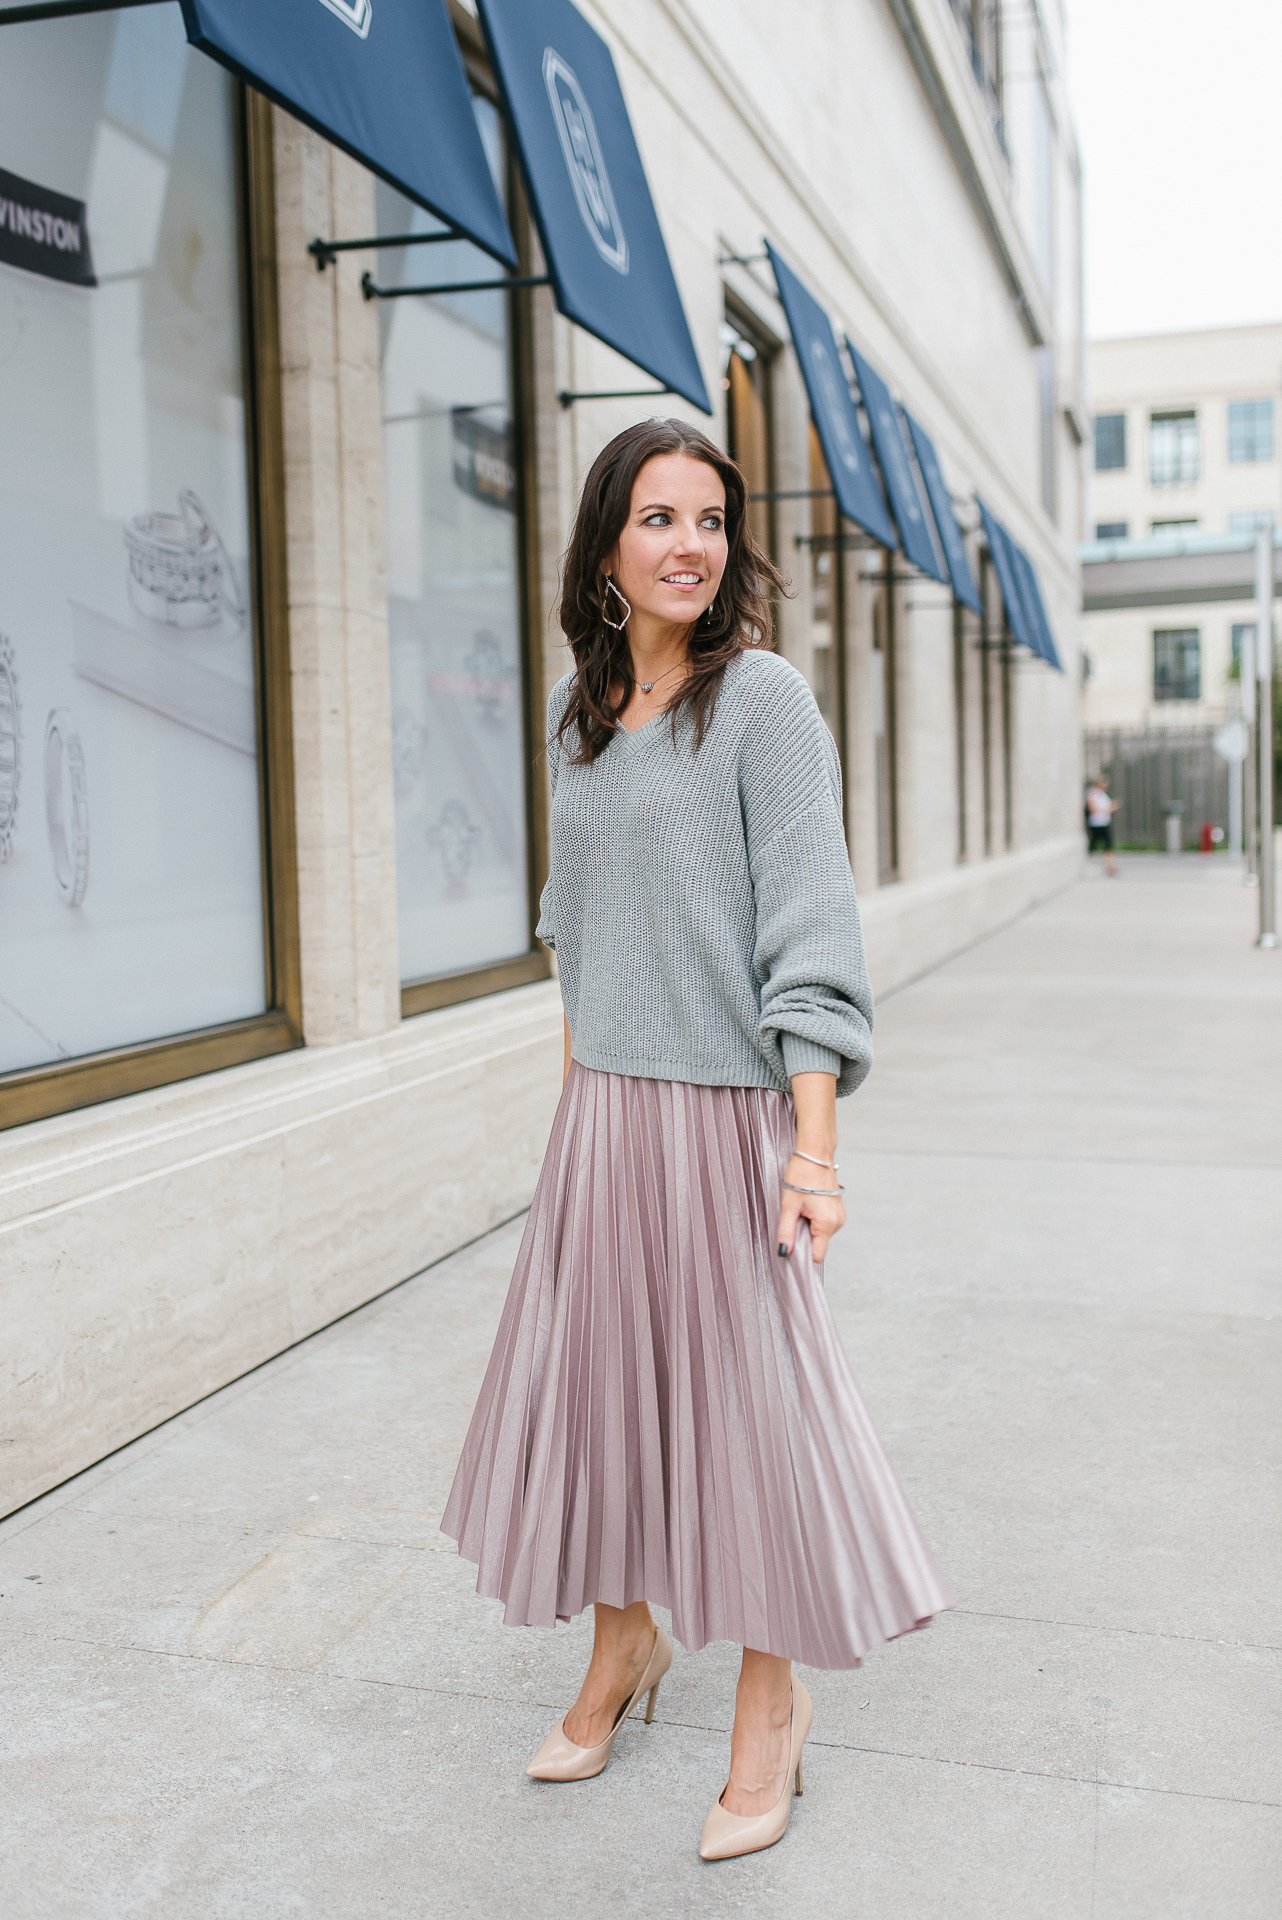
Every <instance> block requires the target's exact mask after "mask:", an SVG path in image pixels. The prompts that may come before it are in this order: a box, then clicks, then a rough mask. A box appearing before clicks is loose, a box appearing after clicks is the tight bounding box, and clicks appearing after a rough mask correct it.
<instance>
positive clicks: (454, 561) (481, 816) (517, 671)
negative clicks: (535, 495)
mask: <svg viewBox="0 0 1282 1920" xmlns="http://www.w3.org/2000/svg"><path fill="white" fill-rule="evenodd" d="M475 104H476V108H477V114H478V119H479V120H480V122H481V131H482V136H483V137H484V138H485V139H486V143H487V149H488V150H489V151H490V152H491V154H492V155H493V156H494V159H495V165H496V173H497V175H498V177H499V178H500V179H501V178H502V167H501V151H500V149H499V137H500V136H499V131H498V122H497V115H496V114H495V112H494V109H493V107H492V106H491V105H490V104H489V102H488V101H483V100H478V101H477V102H476V103H475ZM378 211H379V231H380V232H382V233H409V232H414V231H419V230H422V231H428V230H430V229H432V228H433V227H435V226H436V225H437V223H436V222H435V221H433V220H432V219H431V217H430V216H429V215H427V214H423V213H421V212H419V211H418V210H417V209H416V208H414V207H412V206H411V205H410V203H409V202H408V201H406V200H404V199H402V198H401V197H400V196H399V195H398V194H396V193H395V192H394V191H393V190H392V189H391V188H387V187H383V186H382V185H380V186H379V188H378ZM406 272H410V273H412V275H413V277H414V280H415V281H424V280H428V279H430V278H431V277H432V276H433V275H435V276H436V277H437V278H438V279H439V280H440V281H441V282H447V281H451V280H468V279H480V278H489V277H491V276H492V268H491V269H489V270H487V265H486V262H485V260H484V257H483V256H482V255H480V254H478V253H477V252H476V250H475V249H474V248H472V247H470V246H469V245H468V244H467V243H466V242H459V243H458V244H457V245H455V244H452V243H447V244H442V245H437V246H433V247H431V248H430V249H428V248H423V249H421V250H420V251H418V252H415V251H414V250H412V249H407V250H404V251H401V250H395V251H393V250H391V249H389V250H388V251H387V252H386V253H382V254H380V255H379V263H378V277H379V279H380V281H381V282H382V283H384V284H388V283H392V284H394V283H395V281H396V279H397V278H398V277H399V276H401V275H403V274H405V273H406ZM380 319H381V322H382V328H383V420H384V426H383V456H384V470H385V475H386V486H385V499H386V514H387V529H388V532H387V565H388V594H389V615H390V624H391V650H392V651H391V683H392V743H393V762H394V772H395V783H396V879H397V897H398V907H399V928H400V957H401V978H402V979H403V980H406V981H410V980H424V979H429V978H432V977H433V976H437V975H440V974H448V973H460V972H464V971H466V970H467V969H469V968H472V967H483V966H489V965H492V964H493V963H495V962H496V961H500V960H506V959H511V958H513V957H515V956H516V955H518V954H523V953H526V952H528V951H529V947H530V920H529V881H528V866H527V860H528V841H527V823H526V754H527V748H526V731H525V722H524V715H523V712H522V684H521V657H520V631H521V629H520V600H519V587H518V578H519V576H518V539H519V528H518V521H517V512H516V508H517V499H516V468H515V457H514V452H513V445H512V427H511V418H512V415H511V403H510V397H509V372H508V369H509V364H510V356H509V343H508V336H507V304H506V296H504V295H503V294H500V293H480V294H464V295H457V296H456V295H446V296H442V297H441V298H439V299H426V300H421V301H420V300H396V301H387V302H385V303H384V308H383V311H382V313H381V315H380Z"/></svg>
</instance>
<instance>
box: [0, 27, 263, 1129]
mask: <svg viewBox="0 0 1282 1920" xmlns="http://www.w3.org/2000/svg"><path fill="white" fill-rule="evenodd" d="M0 46H2V47H3V60H2V61H0V167H3V168H4V169H5V170H6V172H7V173H8V175H9V176H11V177H10V178H9V179H8V180H7V181H6V184H5V195H6V199H7V201H8V203H9V206H10V210H11V213H12V210H13V208H14V207H15V206H17V205H19V203H20V202H22V201H24V199H25V202H26V203H27V204H28V205H29V206H30V207H32V208H33V209H35V210H36V211H37V212H43V213H44V215H45V222H44V225H45V231H46V234H47V235H49V236H51V240H50V241H47V242H46V245H45V247H44V248H43V249H39V248H33V246H32V245H31V243H30V241H24V240H19V239H18V238H17V237H16V236H14V234H13V227H12V224H10V226H9V229H8V231H7V232H6V233H5V234H3V235H0V361H2V363H3V366H4V376H3V380H2V381H0V443H2V444H3V446H4V455H5V457H4V461H3V466H2V468H0V546H2V548H3V552H4V556H5V558H4V566H3V569H2V570H0V981H3V998H2V999H0V1074H5V1075H11V1076H17V1077H16V1078H15V1079H9V1080H6V1081H3V1082H0V1106H3V1110H4V1117H5V1121H6V1122H7V1123H10V1124H13V1123H15V1122H17V1121H19V1120H24V1119H30V1118H35V1117H38V1116H39V1115H40V1114H42V1113H48V1112H56V1111H64V1110H66V1109H68V1108H71V1107H76V1106H82V1105H85V1104H87V1103H88V1102H90V1101H92V1100H96V1099H103V1098H108V1097H111V1096H114V1095H116V1094H119V1093H123V1092H131V1091H135V1090H137V1089H139V1088H141V1087H144V1086H155V1085H158V1084H163V1083H164V1082H165V1081H170V1080H174V1079H176V1078H179V1077H181V1076H182V1074H184V1073H190V1072H200V1071H205V1070H207V1069H208V1068H209V1067H211V1066H219V1065H227V1064H231V1063H232V1062H233V1061H235V1060H238V1059H245V1058H247V1057H251V1056H252V1055H254V1054H256V1053H262V1052H266V1051H272V1050H275V1049H276V1048H278V1047H280V1046H284V1045H290V1044H294V1043H295V1041H296V1040H297V1037H298V1036H297V1028H296V1024H294V1023H295V1019H296V1005H297V1001H296V994H295V993H294V991H293V989H290V988H287V986H286V984H285V977H284V976H285V972H286V971H287V957H286V956H284V955H283V954H282V953H281V952H280V951H279V950H278V949H276V950H274V948H273V937H272V935H273V927H274V926H276V925H279V924H282V923H281V922H280V921H279V920H277V919H276V918H274V917H273V916H274V913H275V909H271V910H265V907H264V902H265V900H266V901H270V900H272V898H273V895H274V894H283V893H284V892H285V891H286V890H287V884H288V883H287V881H286V878H285V876H284V874H283V873H282V872H278V873H276V874H275V875H274V877H273V881H272V884H271V885H268V884H267V881H266V877H265V871H264V869H265V865H268V864H269V863H270V862H271V861H272V860H273V858H274V857H275V856H274V854H273V843H272V838H271V835H270V833H269V832H268V831H267V829H268V827H269V825H270V822H268V821H266V820H265V819H264V810H263V806H262V803H261V796H262V795H263V793H264V792H265V791H267V790H268V788H269V787H270V786H271V784H272V783H271V782H270V781H268V780H267V779H266V778H265V771H266V770H265V769H264V767H263V765H262V764H261V755H260V740H261V739H262V738H263V736H264V727H263V725H262V723H261V720H260V705H261V701H262V698H263V695H264V691H265V682H267V681H269V680H270V679H271V676H272V674H274V673H276V672H283V671H284V669H283V668H282V667H281V657H282V656H281V654H280V653H279V652H271V654H270V658H269V649H270V648H274V647H276V646H277V645H278V644H279V645H283V642H279V641H278V639H277V638H274V637H273V636H274V634H275V632H276V629H275V628H273V634H268V633H266V632H265V629H264V620H265V619H267V620H268V622H269V624H270V622H271V616H270V614H265V613H264V609H266V608H268V607H269V602H270V600H271V596H270V593H269V591H268V587H267V586H266V585H265V576H266V575H267V573H268V572H269V571H270V569H271V568H272V566H273V565H275V564H276V562H275V561H273V559H272V558H271V556H267V555H263V554H260V553H258V552H257V551H256V541H255V520H254V512H253V509H252V507H251V502H253V501H254V500H255V499H256V498H257V497H258V494H259V491H260V484H261V485H266V484H267V483H266V481H265V480H264V478H263V476H262V474H261V473H259V475H258V479H257V483H255V482H254V481H251V458H250V455H251V449H252V447H253V445H254V440H255V435H256V433H257V432H258V426H259V423H260V422H261V420H262V419H263V417H264V412H263V409H264V408H265V406H266V404H267V403H266V401H264V400H263V396H262V393H261V391H257V392H256V395H255V401H256V403H255V404H253V405H251V389H253V387H254V383H252V382H251V381H250V380H249V379H248V378H247V372H246V367H247V360H248V357H249V354H248V348H247V341H246V337H245V331H244V328H245V314H246V311H247V310H248V308H249V307H250V306H251V305H252V304H253V303H251V302H248V301H247V297H246V286H245V278H246V268H245V264H244V263H245V261H246V259H247V257H248V249H247V248H246V245H245V235H244V233H243V231H242V226H243V214H242V207H243V205H244V204H245V201H244V199H243V197H242V182H243V181H244V180H246V179H247V178H250V175H253V177H254V178H260V177H261V176H260V175H259V174H258V173H256V172H255V169H256V167H257V162H256V161H255V160H254V159H253V151H259V150H260V149H255V148H254V137H253V129H254V128H255V127H257V128H259V131H260V135H261V128H262V122H261V118H257V117H256V115H257V106H256V103H255V101H254V100H253V99H252V98H251V99H250V100H249V101H248V102H247V103H244V102H242V96H241V94H240V91H239V88H238V86H237V84H236V83H235V82H234V81H233V80H232V79H231V78H230V77H229V76H228V75H227V73H225V72H224V71H223V69H222V68H221V67H218V66H216V65H215V64H214V63H213V62H212V61H211V60H209V59H207V58H205V57H204V56H203V55H202V54H199V53H196V52H193V51H192V50H191V49H190V48H189V47H188V44H187V40H186V36H185V34H184V31H183V24H182V16H181V13H180V11H179V9H178V7H177V6H152V7H146V8H137V9H130V10H128V11H125V10H121V11H118V12H98V13H93V14H91V15H88V16H84V17H73V18H67V19H54V20H46V21H41V22H38V23H37V22H28V23H26V24H17V25H14V24H10V25H0ZM251 150H253V151H251ZM246 168H249V175H247V174H246ZM255 194H256V188H255V186H254V184H253V178H250V184H249V191H248V195H247V196H246V197H247V199H248V202H249V204H250V205H257V200H256V198H255ZM255 217H257V216H255ZM24 248H25V251H24ZM263 379H264V380H265V379H266V374H265V373H264V375H263ZM274 417H275V418H276V419H277V420H278V418H279V416H278V414H276V415H275V416H274ZM277 577H278V576H277ZM279 852H280V848H279V846H277V847H276V850H275V853H276V855H279ZM291 877H292V876H291ZM287 1001H288V1002H289V1003H290V1005H291V1006H292V1007H293V1008H294V1012H292V1013H286V1012H285V1011H284V1010H283V1009H284V1007H285V1004H286V1002H287ZM273 1009H274V1010H275V1014H274V1015H273ZM208 1029H221V1030H222V1032H221V1037H219V1036H218V1035H216V1034H215V1035H212V1036H211V1035H207V1034H205V1032H204V1031H203V1030H208ZM171 1037H172V1038H171ZM139 1049H145V1051H144V1052H140V1051H138V1050H139ZM102 1056H106V1057H105V1058H104V1057H102Z"/></svg>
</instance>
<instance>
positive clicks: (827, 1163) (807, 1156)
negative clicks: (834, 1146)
mask: <svg viewBox="0 0 1282 1920" xmlns="http://www.w3.org/2000/svg"><path fill="white" fill-rule="evenodd" d="M792 1151H793V1153H794V1154H795V1155H796V1157H797V1159H798V1160H809V1162H810V1164H811V1166H812V1167H831V1169H832V1171H833V1172H834V1173H836V1172H837V1171H838V1167H837V1162H836V1161H835V1160H816V1159H815V1156H814V1154H813V1153H803V1152H802V1151H801V1148H800V1147H794V1148H793V1150H792Z"/></svg>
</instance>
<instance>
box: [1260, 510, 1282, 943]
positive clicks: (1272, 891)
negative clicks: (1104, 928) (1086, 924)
mask: <svg viewBox="0 0 1282 1920" xmlns="http://www.w3.org/2000/svg"><path fill="white" fill-rule="evenodd" d="M1255 669H1256V675H1257V677H1258V681H1259V686H1258V689H1257V692H1258V697H1259V705H1258V714H1259V718H1258V719H1257V721H1256V732H1257V734H1258V736H1259V741H1260V939H1259V944H1260V946H1262V947H1276V945H1277V943H1278V929H1277V900H1276V893H1277V886H1276V882H1277V873H1276V866H1275V862H1274V858H1273V522H1272V521H1271V520H1269V521H1266V522H1265V524H1264V525H1263V526H1262V527H1257V529H1256V534H1255Z"/></svg>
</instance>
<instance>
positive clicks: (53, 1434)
mask: <svg viewBox="0 0 1282 1920" xmlns="http://www.w3.org/2000/svg"><path fill="white" fill-rule="evenodd" d="M560 1034H561V1011H560V995H559V993H558V991H557V989H556V986H555V985H554V984H551V983H546V984H541V985H539V986H533V987H523V988H519V989H517V990H516V991H515V992H512V993H505V994H497V995H495V996H493V997H492V998H490V999H487V1000H478V1001H474V1002H472V1003H471V1004H469V1005H466V1006H461V1007H452V1008H448V1009H446V1010H444V1011H442V1012H439V1013H431V1014H423V1015H421V1016H420V1017H419V1018H418V1019H415V1020H407V1021H405V1022H403V1023H402V1024H400V1025H398V1027H397V1028H396V1029H395V1030H394V1031H392V1032H388V1033H386V1034H382V1035H379V1036H377V1037H374V1038H370V1039H361V1040H351V1041H348V1042H347V1043H346V1044H344V1045H342V1046H333V1047H317V1048H307V1049H305V1050H302V1051H300V1052H297V1053H290V1054H281V1055H277V1056H276V1057H275V1058H273V1059H270V1060H263V1061H258V1062H256V1063H255V1064H253V1065H251V1066H243V1067H236V1068H232V1069H230V1070H229V1071H227V1072H223V1073H215V1074H208V1075H205V1076H204V1077H202V1078H201V1079H198V1080H192V1081H188V1082H186V1083H183V1084H180V1085H178V1086H175V1087H168V1088H164V1089H162V1090H160V1091H159V1092H155V1093H146V1094H137V1095H134V1096H133V1097H132V1098H130V1099H126V1100H116V1101H111V1102H109V1103H107V1104H106V1105H103V1106H100V1107H90V1108H87V1109H86V1110H85V1111H84V1112H82V1113H75V1114H67V1115H64V1116H62V1117H60V1118H58V1119H56V1120H47V1121H42V1122H40V1123H39V1124H37V1125H34V1126H29V1127H18V1128H15V1129H13V1130H11V1131H9V1132H6V1133H0V1325H2V1326H3V1327H4V1329H5V1338H4V1342H3V1347H2V1350H0V1439H2V1441H3V1444H2V1445H0V1513H8V1512H11V1511H12V1510H13V1509H14V1508H15V1507H18V1506H21V1505H22V1504H23V1503H24V1502H25V1501H28V1500H32V1499H34V1498H35V1497H36V1496H37V1495H38V1494H40V1493H43V1492H45V1491H46V1490H47V1489H48V1488H49V1487H52V1486H56V1485H57V1484H58V1483H59V1482H60V1481H61V1480H64V1479H66V1478H67V1477H68V1475H70V1474H73V1473H76V1472H78V1471H80V1469H81V1468H83V1467H87V1466H89V1465H90V1464H91V1463H92V1462H93V1461H95V1460H99V1459H101V1458H102V1457H103V1455H104V1454H107V1453H109V1452H111V1450H112V1449H113V1448H115V1447H118V1446H121V1445H123V1444H124V1442H125V1441H126V1440H130V1439H133V1438H134V1437H135V1436H136V1435H137V1434H139V1433H144V1432H146V1431H147V1429H148V1428H149V1427H152V1426H155V1425H156V1424H157V1422H159V1421H161V1420H165V1419H167V1418H168V1417H169V1416H170V1415H171V1414H174V1413H178V1412H180V1411H181V1410H182V1409H183V1408H184V1407H189V1406H191V1405H192V1403H193V1402H194V1401H196V1400H199V1399H200V1398H201V1397H202V1396H203V1395H205V1394H207V1393H212V1392H213V1390H214V1389H215V1388H216V1387H220V1386H223V1385H225V1384H226V1382H227V1381H229V1380H234V1379H235V1378H236V1377H237V1376H238V1375H239V1374H242V1373H245V1372H246V1371H248V1370H249V1369H250V1368H251V1367H255V1366H258V1365H259V1364H260V1363H261V1362H262V1361H264V1360H267V1359H270V1358H271V1356H272V1355H273V1354H276V1353H280V1352H282V1351H283V1349H284V1348H286V1347H288V1346H291V1345H292V1344H293V1343H294V1342H295V1341H296V1340H301V1339H303V1338H305V1337H306V1335H307V1334H309V1333H313V1332H315V1331H316V1330H317V1328H319V1327H323V1326H325V1325H327V1324H328V1323H329V1322H330V1321H331V1320H334V1319H336V1318H337V1317H338V1316H339V1315H341V1314H344V1313H347V1312H350V1310H351V1309H352V1308H353V1307H357V1306H360V1305H361V1304H362V1302H364V1301H366V1300H370V1299H372V1298H373V1297H374V1296H375V1295H376V1294H378V1293H381V1292H383V1291H384V1290H385V1289H386V1288H388V1287H391V1286H395V1285H396V1283H397V1282H398V1281H400V1280H404V1279H405V1278H407V1277H408V1275H410V1274H412V1273H415V1272H418V1271H420V1270H421V1269H422V1268H423V1267H425V1266H427V1265H430V1263H431V1262H432V1261H433V1260H437V1259H440V1258H441V1257H442V1256H443V1255H444V1254H446V1253H449V1252H450V1251H451V1250H452V1249H454V1248H455V1247H459V1246H462V1245H464V1244H465V1243H466V1242H467V1241H469V1240H472V1239H475V1238H476V1237H477V1235H478V1234H482V1233H484V1232H486V1231H487V1230H488V1229H489V1228H490V1227H492V1226H496V1225H497V1224H498V1223H499V1221H501V1220H506V1219H510V1218H511V1217H512V1215H513V1214H516V1213H518V1212H519V1211H520V1210H521V1208H522V1207H524V1206H526V1205H527V1204H528V1202H529V1198H530V1194H531V1192H532V1190H533V1186H534V1181H535V1178H536V1176H537V1173H538V1167H539V1162H540V1159H541V1157H542V1153H543V1146H544V1142H545V1140H546V1138H547V1132H548V1128H549V1126H550V1124H551V1119H552V1113H553V1110H554V1107H555V1103H556V1099H557V1095H558V1093H559V1091H560V1079H561V1076H560V1055H561V1039H560Z"/></svg>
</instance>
